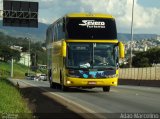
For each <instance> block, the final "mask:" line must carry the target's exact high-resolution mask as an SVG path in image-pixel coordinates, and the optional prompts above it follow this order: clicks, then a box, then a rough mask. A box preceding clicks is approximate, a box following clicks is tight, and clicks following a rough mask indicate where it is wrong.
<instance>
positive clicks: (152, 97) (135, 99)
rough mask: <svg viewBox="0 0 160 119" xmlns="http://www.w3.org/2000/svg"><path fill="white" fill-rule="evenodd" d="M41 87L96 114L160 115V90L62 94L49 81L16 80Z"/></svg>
mask: <svg viewBox="0 0 160 119" xmlns="http://www.w3.org/2000/svg"><path fill="white" fill-rule="evenodd" d="M14 81H16V82H21V83H23V82H24V83H27V84H29V85H32V86H34V87H39V88H41V89H43V90H45V91H48V92H51V95H52V94H56V95H59V96H61V97H64V98H66V99H68V100H71V101H72V102H74V103H77V104H78V105H81V106H82V107H84V108H86V109H88V110H92V111H93V112H95V113H99V114H103V113H160V88H154V87H140V86H118V87H111V91H110V92H109V93H107V92H103V91H102V88H93V89H71V90H70V91H69V92H62V91H61V90H60V89H50V88H49V83H48V81H33V80H14Z"/></svg>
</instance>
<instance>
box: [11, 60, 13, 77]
mask: <svg viewBox="0 0 160 119" xmlns="http://www.w3.org/2000/svg"><path fill="white" fill-rule="evenodd" d="M11 78H13V57H12V59H11Z"/></svg>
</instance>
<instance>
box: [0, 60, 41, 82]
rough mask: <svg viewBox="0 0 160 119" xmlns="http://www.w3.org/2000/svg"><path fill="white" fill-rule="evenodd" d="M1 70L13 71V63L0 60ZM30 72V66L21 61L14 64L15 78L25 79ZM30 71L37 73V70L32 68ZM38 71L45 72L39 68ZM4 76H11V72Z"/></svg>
mask: <svg viewBox="0 0 160 119" xmlns="http://www.w3.org/2000/svg"><path fill="white" fill-rule="evenodd" d="M0 70H4V71H7V72H10V71H11V64H10V63H7V62H2V61H0ZM27 72H28V67H27V66H25V65H22V64H19V63H14V64H13V78H18V79H24V78H25V73H27ZM30 73H32V74H35V72H33V71H31V70H30ZM37 73H43V72H42V71H40V70H38V71H37ZM4 77H10V74H8V75H4Z"/></svg>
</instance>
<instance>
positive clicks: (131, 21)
mask: <svg viewBox="0 0 160 119" xmlns="http://www.w3.org/2000/svg"><path fill="white" fill-rule="evenodd" d="M133 17H134V0H133V3H132V21H131V43H130V47H131V56H130V68H132V56H133V54H132V43H133Z"/></svg>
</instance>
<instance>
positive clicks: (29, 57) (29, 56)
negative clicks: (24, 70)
mask: <svg viewBox="0 0 160 119" xmlns="http://www.w3.org/2000/svg"><path fill="white" fill-rule="evenodd" d="M27 39H28V42H29V43H28V74H29V73H30V59H31V55H30V52H31V51H30V38H27ZM29 75H30V74H29Z"/></svg>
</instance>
